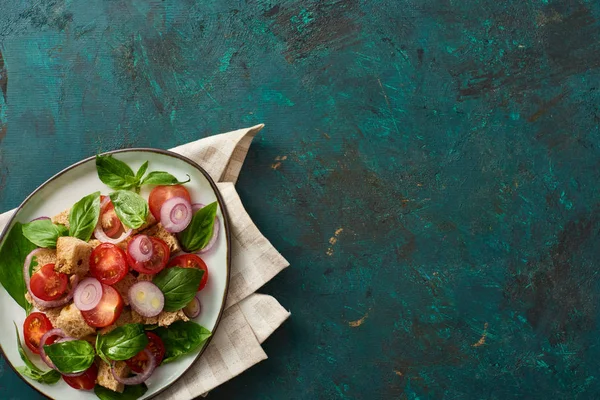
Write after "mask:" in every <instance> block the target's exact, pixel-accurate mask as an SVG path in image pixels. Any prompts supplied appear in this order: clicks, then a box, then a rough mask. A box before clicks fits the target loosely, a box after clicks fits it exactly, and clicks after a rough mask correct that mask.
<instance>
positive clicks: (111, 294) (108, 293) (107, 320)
mask: <svg viewBox="0 0 600 400" xmlns="http://www.w3.org/2000/svg"><path fill="white" fill-rule="evenodd" d="M121 311H123V298H122V297H121V295H120V294H119V292H117V290H116V289H114V288H113V287H112V286H108V285H104V284H103V285H102V298H101V299H100V303H98V305H97V306H96V307H95V308H93V309H91V310H89V311H82V312H81V315H82V316H83V319H85V322H87V324H88V325H89V326H93V327H95V328H104V327H106V326H109V325H111V324H113V323H114V322H115V321H116V320H117V318H119V316H120V315H121Z"/></svg>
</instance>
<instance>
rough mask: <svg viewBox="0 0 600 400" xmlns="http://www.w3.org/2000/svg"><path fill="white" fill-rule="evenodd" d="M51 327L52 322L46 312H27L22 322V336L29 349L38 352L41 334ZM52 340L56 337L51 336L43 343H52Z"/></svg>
mask: <svg viewBox="0 0 600 400" xmlns="http://www.w3.org/2000/svg"><path fill="white" fill-rule="evenodd" d="M53 328H54V327H53V326H52V322H50V320H49V319H48V317H46V314H42V313H41V312H34V313H31V314H29V316H28V317H27V318H26V319H25V322H24V323H23V336H24V339H25V344H26V345H27V347H29V350H31V351H33V352H34V353H35V354H40V352H39V350H38V348H39V347H40V341H41V340H42V336H44V334H45V333H46V332H48V331H49V330H51V329H53ZM54 340H56V337H51V338H50V339H48V340H46V343H45V344H52V343H54Z"/></svg>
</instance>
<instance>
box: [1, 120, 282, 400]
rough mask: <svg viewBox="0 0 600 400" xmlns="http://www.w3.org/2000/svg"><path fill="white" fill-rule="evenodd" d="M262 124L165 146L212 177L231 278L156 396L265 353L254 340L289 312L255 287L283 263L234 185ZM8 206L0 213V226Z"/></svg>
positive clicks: (186, 390)
mask: <svg viewBox="0 0 600 400" xmlns="http://www.w3.org/2000/svg"><path fill="white" fill-rule="evenodd" d="M263 126H264V125H257V126H254V127H252V128H247V129H240V130H237V131H233V132H228V133H223V134H220V135H215V136H209V137H207V138H204V139H201V140H198V141H195V142H191V143H188V144H185V145H182V146H178V147H176V148H174V149H171V151H173V152H175V153H179V154H181V155H183V156H186V157H188V158H190V159H191V160H193V161H195V162H197V163H198V164H200V165H201V166H202V167H203V168H204V169H205V170H206V171H207V172H208V173H209V174H210V176H211V177H212V178H213V179H214V180H215V182H217V186H218V188H219V191H220V192H221V195H222V196H223V199H224V200H225V206H226V208H227V213H228V214H229V218H230V222H231V278H230V282H229V294H228V296H227V303H226V310H225V312H224V313H223V317H222V319H221V322H220V323H219V326H218V328H217V331H216V333H215V335H214V337H213V339H212V341H211V342H210V344H209V346H208V348H207V349H206V351H205V352H204V354H203V355H202V357H200V359H199V360H198V361H197V362H196V363H195V364H194V365H193V366H192V368H190V370H189V371H188V372H186V374H185V375H184V376H183V377H182V378H181V379H179V380H178V381H177V382H176V383H175V384H174V385H173V386H171V387H170V388H169V389H168V390H166V391H165V392H163V393H162V394H161V395H160V398H161V399H174V400H175V399H176V400H189V399H192V398H194V397H197V396H200V395H202V394H205V393H206V392H208V391H209V390H212V389H214V388H215V387H217V386H219V385H221V384H222V383H224V382H227V381H228V380H230V379H231V378H233V377H234V376H237V375H238V374H240V373H242V372H244V371H245V370H246V369H248V368H250V367H251V366H253V365H254V364H256V363H258V362H260V361H262V360H264V359H266V358H267V355H266V354H265V352H264V351H263V349H262V347H261V346H260V344H261V343H262V342H264V341H265V339H267V338H268V337H269V336H270V335H271V333H273V332H274V331H275V330H276V329H277V328H278V327H279V326H280V325H281V324H282V323H283V321H285V320H286V319H287V318H288V317H289V316H290V313H289V312H288V311H286V310H285V309H284V308H283V307H282V306H281V305H280V304H279V302H277V300H276V299H275V298H273V297H271V296H267V295H264V294H258V293H255V292H256V290H257V289H259V288H260V287H261V286H262V285H264V284H265V283H266V282H268V281H269V280H271V279H272V278H273V277H274V276H275V275H277V274H278V273H279V272H280V271H281V270H282V269H284V268H285V267H287V266H288V265H289V264H288V262H287V261H286V260H285V259H284V258H283V257H282V256H281V254H279V252H277V250H275V248H274V247H273V246H272V245H271V243H270V242H269V241H268V240H267V239H266V238H265V237H264V236H263V235H262V234H261V233H260V231H259V230H258V228H257V227H256V225H254V223H253V222H252V220H251V219H250V216H249V215H248V213H247V212H246V210H245V209H244V206H243V205H242V202H241V201H240V198H239V196H238V194H237V192H236V190H235V187H234V183H235V181H236V180H237V178H238V175H239V173H240V170H241V168H242V164H243V163H244V159H245V158H246V154H247V153H248V148H249V147H250V143H251V142H252V139H253V138H254V136H256V134H257V133H258V132H259V131H260V130H261V129H262V128H263ZM13 211H14V210H13ZM13 211H8V212H6V213H4V214H1V215H0V230H2V229H3V228H4V226H5V225H6V223H7V222H8V220H9V219H10V217H11V215H12V213H13Z"/></svg>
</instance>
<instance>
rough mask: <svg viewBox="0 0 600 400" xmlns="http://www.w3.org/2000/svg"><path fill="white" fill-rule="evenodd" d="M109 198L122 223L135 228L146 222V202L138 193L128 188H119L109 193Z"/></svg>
mask: <svg viewBox="0 0 600 400" xmlns="http://www.w3.org/2000/svg"><path fill="white" fill-rule="evenodd" d="M110 200H111V201H112V203H113V205H114V206H115V212H116V213H117V217H119V219H120V220H121V222H122V223H123V224H124V225H126V226H128V227H129V228H132V229H137V228H139V227H140V226H142V225H144V224H145V223H146V220H147V218H148V203H147V202H146V200H144V198H143V197H142V196H140V195H139V194H137V193H134V192H130V191H128V190H119V191H117V192H112V193H111V194H110Z"/></svg>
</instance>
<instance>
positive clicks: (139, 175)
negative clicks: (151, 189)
mask: <svg viewBox="0 0 600 400" xmlns="http://www.w3.org/2000/svg"><path fill="white" fill-rule="evenodd" d="M147 170H148V161H146V162H145V163H143V164H142V166H141V167H140V169H138V171H137V172H136V173H135V179H137V180H138V182H141V181H142V178H143V177H144V174H145V173H146V171H147Z"/></svg>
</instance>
